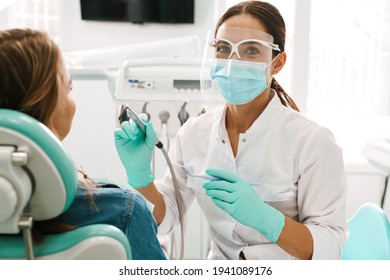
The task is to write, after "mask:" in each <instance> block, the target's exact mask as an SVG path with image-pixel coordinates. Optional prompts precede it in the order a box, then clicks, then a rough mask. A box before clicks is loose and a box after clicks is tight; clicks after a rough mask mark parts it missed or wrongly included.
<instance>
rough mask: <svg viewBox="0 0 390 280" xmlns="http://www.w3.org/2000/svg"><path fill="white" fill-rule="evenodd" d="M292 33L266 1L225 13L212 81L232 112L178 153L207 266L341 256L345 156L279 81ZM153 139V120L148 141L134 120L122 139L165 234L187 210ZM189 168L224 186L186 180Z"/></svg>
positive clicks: (187, 135)
mask: <svg viewBox="0 0 390 280" xmlns="http://www.w3.org/2000/svg"><path fill="white" fill-rule="evenodd" d="M285 32H286V30H285V24H284V20H283V18H282V16H281V15H280V13H279V11H278V10H277V9H276V8H275V7H274V6H272V5H270V4H268V3H265V2H262V1H246V2H242V3H239V4H237V5H235V6H233V7H231V8H230V9H228V10H227V11H226V13H225V14H224V15H223V16H222V17H221V18H220V20H219V21H218V23H217V25H216V31H215V33H214V35H215V37H214V38H213V40H211V41H210V42H209V46H210V47H211V48H213V56H214V57H213V60H212V67H211V71H210V78H211V79H212V80H213V82H215V84H216V86H217V87H218V89H219V92H220V94H222V96H223V97H224V98H225V99H226V102H227V103H226V106H224V107H222V108H219V109H216V110H213V111H209V112H207V113H205V114H203V115H201V116H198V117H196V118H192V119H189V120H188V121H187V122H186V123H185V124H184V125H183V126H182V127H181V129H180V130H179V132H178V134H177V137H176V145H175V146H174V147H172V148H171V150H170V158H171V160H172V163H173V166H174V168H175V173H176V176H177V180H178V183H179V186H180V194H181V199H182V202H183V205H184V209H183V212H184V217H185V216H186V214H187V213H188V210H189V208H190V206H191V204H192V202H193V201H194V199H195V198H196V199H197V201H198V203H199V205H200V207H201V209H202V210H203V212H204V215H205V217H206V218H207V221H208V224H209V229H210V236H211V247H210V251H209V255H208V259H233V260H238V259H306V260H309V259H340V258H341V254H342V250H343V246H344V243H345V240H346V237H347V225H346V219H345V196H346V175H345V170H344V164H343V158H342V151H341V149H340V147H339V146H338V145H337V144H336V143H335V140H334V138H333V136H332V133H331V132H330V131H329V130H328V129H326V128H324V127H321V126H319V125H317V124H316V123H314V122H313V121H311V120H309V119H307V118H306V117H305V116H303V115H302V114H300V113H299V111H298V108H297V106H296V105H295V104H294V102H293V100H292V99H291V98H290V97H289V96H288V95H287V94H286V93H285V92H284V91H283V89H282V88H281V87H280V86H279V84H278V83H277V82H276V80H275V79H274V77H273V76H274V75H275V74H277V73H278V72H279V71H281V70H282V69H283V66H284V65H285V62H286V53H285V52H284V44H285ZM141 117H144V116H141ZM144 120H145V121H146V119H145V118H144ZM155 135H156V133H155V132H154V129H153V126H152V124H151V123H150V122H146V135H145V134H144V133H142V132H141V131H140V130H139V129H138V127H137V126H136V125H135V123H134V122H132V121H130V122H124V123H122V126H121V128H119V129H117V130H116V131H115V139H116V147H117V151H118V154H119V156H120V158H121V161H122V163H123V165H124V167H125V169H126V171H127V175H128V182H129V184H131V185H132V186H134V187H135V188H137V190H138V191H139V192H140V193H142V194H143V195H144V196H145V197H146V198H147V199H148V200H149V201H150V202H152V203H153V204H154V205H155V207H154V211H153V215H154V217H155V219H156V221H157V223H158V224H159V226H158V232H159V234H166V233H168V232H170V231H171V230H173V229H174V227H175V226H176V225H178V223H179V216H178V213H179V212H178V204H177V202H176V200H175V193H174V186H173V182H172V177H171V175H170V173H169V172H166V175H165V176H164V177H163V178H162V179H161V180H156V181H154V176H153V173H152V171H151V169H150V160H151V157H152V152H153V149H154V139H155V137H156V136H155ZM183 166H184V167H186V168H188V169H189V170H191V172H192V173H195V174H205V173H207V174H208V175H212V176H214V177H216V178H217V180H204V179H202V178H196V177H191V176H187V175H186V173H184V172H183V170H182V167H183Z"/></svg>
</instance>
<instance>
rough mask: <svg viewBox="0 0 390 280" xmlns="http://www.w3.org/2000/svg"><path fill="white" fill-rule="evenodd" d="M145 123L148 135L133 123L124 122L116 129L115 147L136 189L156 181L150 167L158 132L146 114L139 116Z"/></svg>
mask: <svg viewBox="0 0 390 280" xmlns="http://www.w3.org/2000/svg"><path fill="white" fill-rule="evenodd" d="M139 117H140V119H141V120H142V121H144V122H145V128H146V135H145V134H144V133H143V132H142V131H141V130H140V129H139V127H138V125H137V124H136V123H135V122H134V121H133V120H130V121H124V122H123V123H122V124H121V128H117V129H115V132H114V136H115V147H116V150H117V152H118V155H119V158H120V160H121V162H122V164H123V166H124V167H125V169H126V174H127V181H128V183H129V184H130V185H131V186H133V187H134V188H143V187H146V186H147V185H149V183H151V182H152V181H153V180H154V175H153V172H152V169H151V167H150V162H151V160H152V156H153V151H154V143H155V140H156V132H155V130H154V128H153V125H152V123H150V122H148V117H147V116H146V115H145V114H140V115H139Z"/></svg>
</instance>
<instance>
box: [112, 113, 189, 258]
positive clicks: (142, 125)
mask: <svg viewBox="0 0 390 280" xmlns="http://www.w3.org/2000/svg"><path fill="white" fill-rule="evenodd" d="M130 119H132V120H133V121H134V122H135V123H136V124H137V125H138V126H139V128H140V129H141V131H142V132H143V133H145V134H146V129H145V123H144V122H143V121H142V120H141V119H140V118H139V117H138V115H137V114H136V113H135V112H134V111H133V110H131V108H130V107H129V106H124V105H122V108H121V112H120V114H119V121H120V122H121V123H122V122H123V121H125V120H126V121H128V120H130ZM155 146H156V147H157V148H159V149H160V150H161V152H162V153H163V155H164V158H165V161H166V162H167V165H168V168H169V171H170V172H171V175H172V181H173V185H174V188H175V198H176V202H177V207H178V211H179V222H180V241H181V244H180V245H181V246H180V251H179V254H178V259H179V260H182V259H183V258H184V220H183V210H182V209H183V203H182V200H181V196H180V191H179V184H178V183H177V179H176V175H175V171H174V169H173V166H172V162H171V160H170V158H169V156H168V153H167V151H166V150H165V148H164V145H163V143H162V142H161V141H160V140H159V139H158V138H157V137H156V141H155ZM171 259H172V250H171Z"/></svg>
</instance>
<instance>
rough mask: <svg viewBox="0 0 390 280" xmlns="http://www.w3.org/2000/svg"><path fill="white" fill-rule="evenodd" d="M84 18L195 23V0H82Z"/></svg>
mask: <svg viewBox="0 0 390 280" xmlns="http://www.w3.org/2000/svg"><path fill="white" fill-rule="evenodd" d="M80 5H81V18H82V19H83V20H98V21H99V20H103V21H128V22H134V23H144V22H158V23H193V22H194V0H80Z"/></svg>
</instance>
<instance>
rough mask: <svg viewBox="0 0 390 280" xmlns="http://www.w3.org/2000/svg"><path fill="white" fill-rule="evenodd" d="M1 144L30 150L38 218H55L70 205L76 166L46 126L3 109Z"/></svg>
mask: <svg viewBox="0 0 390 280" xmlns="http://www.w3.org/2000/svg"><path fill="white" fill-rule="evenodd" d="M0 145H13V146H15V147H17V148H18V147H21V148H22V149H27V151H28V155H29V160H28V164H27V168H28V169H29V170H30V171H31V174H32V175H33V177H34V180H35V190H33V192H34V193H33V195H32V199H31V204H30V206H31V210H32V214H33V216H34V218H35V220H45V219H50V218H53V217H56V216H57V215H59V214H61V213H62V212H64V211H66V210H67V209H68V208H69V206H70V205H71V204H72V202H73V199H74V197H75V194H76V190H77V174H76V168H75V165H74V163H73V161H72V159H71V157H70V156H69V154H68V153H67V152H66V151H65V149H64V147H63V145H62V143H61V141H60V140H59V139H58V138H57V137H56V136H55V135H54V134H53V133H52V132H51V131H50V130H49V129H48V128H47V127H46V126H45V125H43V124H42V123H41V122H39V121H37V120H36V119H34V118H32V117H31V116H29V115H26V114H24V113H21V112H18V111H14V110H8V109H0ZM0 175H1V174H0ZM62 196H63V197H62ZM58 204H59V205H58ZM56 205H57V206H56ZM50 208H53V209H54V210H51V209H50Z"/></svg>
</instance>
